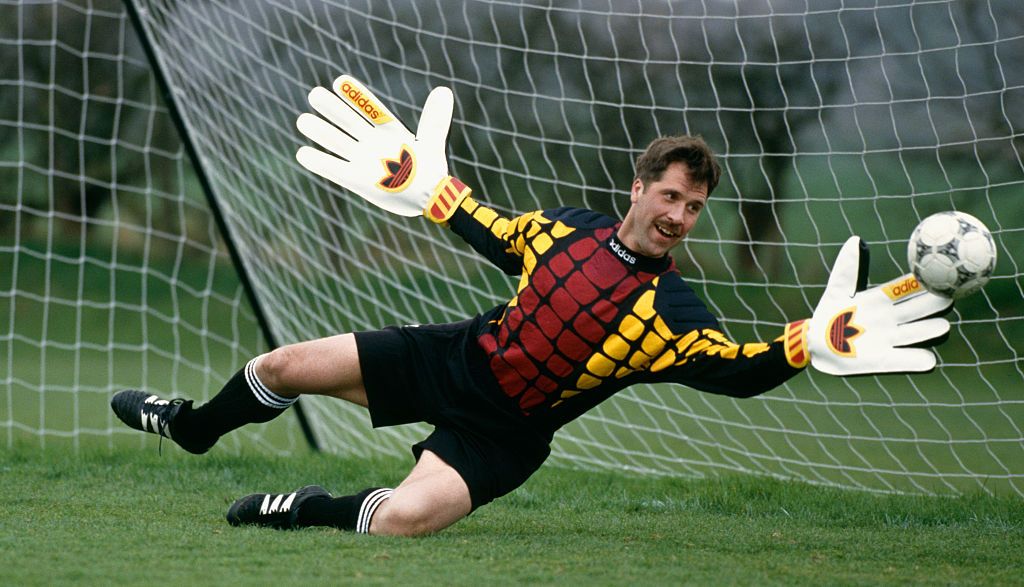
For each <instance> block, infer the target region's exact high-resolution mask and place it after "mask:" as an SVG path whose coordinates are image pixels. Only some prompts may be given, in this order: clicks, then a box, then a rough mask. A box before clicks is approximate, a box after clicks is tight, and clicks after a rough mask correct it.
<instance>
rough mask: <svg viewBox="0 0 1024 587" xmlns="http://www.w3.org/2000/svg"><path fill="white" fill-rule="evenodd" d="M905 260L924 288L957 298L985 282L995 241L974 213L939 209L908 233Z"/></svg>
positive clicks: (975, 289)
mask: <svg viewBox="0 0 1024 587" xmlns="http://www.w3.org/2000/svg"><path fill="white" fill-rule="evenodd" d="M907 261H908V262H909V263H910V270H911V271H912V272H913V273H914V277H916V278H917V281H918V282H920V283H921V285H923V286H924V287H925V289H927V290H928V291H930V292H933V293H936V294H939V295H942V296H946V297H950V298H954V299H957V298H962V297H964V296H966V295H970V294H972V293H974V292H976V291H978V290H979V289H981V287H982V286H983V285H985V284H986V283H987V282H988V279H989V277H990V276H991V275H992V270H993V269H995V266H996V245H995V242H993V240H992V233H990V232H989V231H988V228H986V227H985V225H984V224H982V223H981V221H980V220H978V219H977V218H975V217H974V216H971V215H970V214H965V213H963V212H939V213H938V214H932V215H931V216H929V217H927V218H925V219H924V220H922V221H921V223H920V224H918V225H917V228H915V229H914V232H913V233H912V234H911V235H910V242H909V243H908V244H907Z"/></svg>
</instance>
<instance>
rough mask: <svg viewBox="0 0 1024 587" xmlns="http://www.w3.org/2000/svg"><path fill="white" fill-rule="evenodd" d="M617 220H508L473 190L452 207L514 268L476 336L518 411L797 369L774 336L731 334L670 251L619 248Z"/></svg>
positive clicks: (746, 380)
mask: <svg viewBox="0 0 1024 587" xmlns="http://www.w3.org/2000/svg"><path fill="white" fill-rule="evenodd" d="M618 226H619V223H618V222H617V221H615V220H613V219H611V218H609V217H607V216H604V215H602V214H599V213H596V212H593V211H590V210H583V209H577V208H560V209H556V210H547V211H536V212H531V213H528V214H524V215H522V216H519V217H516V218H514V219H507V218H503V217H501V216H500V215H499V214H497V212H495V211H494V210H492V209H490V208H487V207H485V206H482V205H480V204H479V203H478V202H476V201H475V200H473V199H472V198H466V199H465V200H463V202H462V203H461V205H460V207H459V210H458V211H457V212H456V213H455V214H454V215H453V216H452V218H451V221H450V227H451V228H452V230H453V231H454V232H455V233H457V234H459V235H460V236H461V237H462V238H463V239H465V240H466V241H467V242H468V243H469V244H470V245H471V246H472V247H473V248H474V249H475V250H477V251H478V252H479V253H481V254H482V255H484V256H485V257H486V258H488V259H489V260H490V261H492V262H493V263H494V264H495V265H496V266H498V267H499V268H501V269H502V270H503V271H505V272H506V273H509V274H511V275H516V274H518V275H519V276H520V280H519V285H518V288H517V291H516V295H515V297H513V298H512V299H511V300H510V301H509V302H508V303H507V304H505V305H503V306H499V307H497V308H494V309H493V310H491V311H490V312H488V313H487V314H485V316H484V318H485V320H482V321H481V331H480V332H479V333H478V336H477V340H478V342H479V344H480V346H481V347H482V348H483V350H484V352H485V353H486V355H487V357H488V360H489V363H490V369H491V371H492V373H493V374H494V376H495V379H496V380H497V381H498V384H499V386H500V388H501V391H502V392H504V394H505V395H506V396H508V397H509V398H511V400H513V401H514V404H515V406H516V407H517V409H518V410H519V411H520V413H521V414H522V415H524V416H527V417H529V418H531V419H532V420H534V421H536V422H538V423H540V424H543V425H544V426H545V427H550V428H551V429H555V428H558V427H560V426H562V425H564V424H565V423H567V422H569V421H571V420H572V419H574V418H576V417H577V416H579V415H580V414H582V413H583V412H585V411H587V410H589V409H590V408H592V407H593V406H595V405H597V404H598V403H600V402H601V401H603V400H605V399H607V398H608V397H609V396H611V395H612V394H614V393H615V392H616V391H619V390H620V389H622V388H624V387H627V386H629V385H632V384H634V383H640V382H659V381H660V382H676V383H682V384H685V385H688V386H691V387H694V388H697V389H701V390H704V391H710V392H712V393H719V394H724V395H731V396H738V397H749V396H751V395H756V394H758V393H762V392H764V391H767V390H768V389H771V388H772V387H775V386H776V385H778V384H780V383H782V382H783V381H785V380H786V379H788V378H789V377H792V376H793V375H794V374H796V373H798V372H799V370H800V369H799V368H797V367H794V366H791V364H790V363H789V362H788V361H787V359H786V354H785V348H784V347H785V344H784V341H783V340H782V339H781V338H780V339H779V340H777V341H776V342H773V343H770V344H768V343H760V342H758V343H749V344H736V343H734V342H732V341H730V340H729V339H728V338H727V337H726V336H725V335H724V334H722V332H721V330H720V327H719V325H718V321H717V320H716V319H715V318H714V316H712V315H711V313H710V312H708V310H707V308H706V307H705V306H704V304H703V302H701V301H700V299H699V298H698V297H697V296H696V294H695V293H694V292H693V290H692V289H691V288H690V287H689V286H688V285H687V284H686V282H685V281H684V280H683V279H682V277H681V276H680V275H679V272H678V271H677V269H676V267H675V263H674V262H673V261H672V259H671V257H667V256H666V257H662V258H659V259H652V258H649V257H644V256H642V255H639V254H637V253H635V252H633V251H631V250H629V249H628V248H626V247H625V246H624V245H623V244H622V243H621V242H619V240H618V239H617V238H616V235H615V233H616V230H617V229H618Z"/></svg>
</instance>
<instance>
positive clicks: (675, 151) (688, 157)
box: [636, 135, 722, 196]
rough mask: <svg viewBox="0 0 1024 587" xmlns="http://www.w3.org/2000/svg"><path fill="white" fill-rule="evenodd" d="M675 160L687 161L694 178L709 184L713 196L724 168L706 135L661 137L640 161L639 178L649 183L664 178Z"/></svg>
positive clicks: (676, 161)
mask: <svg viewBox="0 0 1024 587" xmlns="http://www.w3.org/2000/svg"><path fill="white" fill-rule="evenodd" d="M673 163H684V164H685V165H686V167H687V169H689V170H690V174H689V175H690V180H691V181H693V182H694V183H697V184H704V185H706V186H707V188H708V195H709V196H710V195H711V192H713V191H714V190H715V187H716V186H717V185H718V180H719V179H720V178H721V177H722V168H721V166H719V165H718V160H717V159H715V154H714V152H712V151H711V147H709V146H708V144H707V143H705V142H704V139H703V138H701V137H700V136H699V135H697V136H689V135H678V136H672V137H659V138H657V139H654V140H653V141H651V144H650V145H647V149H645V150H644V152H643V153H642V154H641V155H640V157H638V158H637V160H636V179H639V180H640V181H641V182H643V184H644V185H645V186H646V185H649V184H651V183H653V182H655V181H658V180H659V179H661V175H662V174H663V173H664V172H665V170H666V169H668V166H669V165H671V164H673Z"/></svg>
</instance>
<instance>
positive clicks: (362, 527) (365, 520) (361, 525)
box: [356, 487, 395, 534]
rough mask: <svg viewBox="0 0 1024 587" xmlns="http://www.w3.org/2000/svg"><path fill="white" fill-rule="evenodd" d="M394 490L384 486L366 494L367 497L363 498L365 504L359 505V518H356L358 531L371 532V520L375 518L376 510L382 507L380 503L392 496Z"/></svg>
mask: <svg viewBox="0 0 1024 587" xmlns="http://www.w3.org/2000/svg"><path fill="white" fill-rule="evenodd" d="M394 492H395V490H394V489H388V488H387V487H382V488H380V489H378V490H377V491H374V492H372V493H370V495H367V496H366V499H364V500H363V505H361V506H359V518H358V519H357V520H356V532H357V533H359V534H369V533H370V521H371V520H373V513H374V512H376V511H377V508H378V507H380V504H382V503H384V501H386V500H387V499H388V498H390V497H391V494H392V493H394Z"/></svg>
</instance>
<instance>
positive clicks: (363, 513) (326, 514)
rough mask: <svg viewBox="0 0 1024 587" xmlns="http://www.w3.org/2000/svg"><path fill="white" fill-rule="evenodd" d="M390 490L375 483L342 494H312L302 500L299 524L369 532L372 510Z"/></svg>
mask: <svg viewBox="0 0 1024 587" xmlns="http://www.w3.org/2000/svg"><path fill="white" fill-rule="evenodd" d="M393 491H394V490H392V489H388V488H386V487H374V488H371V489H365V490H363V491H360V492H359V493H357V494H355V495H348V496H345V497H311V498H309V499H307V500H306V501H304V502H302V505H301V506H300V507H299V512H298V518H297V520H296V521H297V523H298V525H300V526H331V527H333V528H339V529H341V530H354V531H356V532H359V533H361V534H368V533H369V532H370V520H372V519H373V514H374V512H376V511H377V507H378V506H380V504H382V503H384V501H385V500H387V499H388V498H390V497H391V493H392V492H393Z"/></svg>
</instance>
